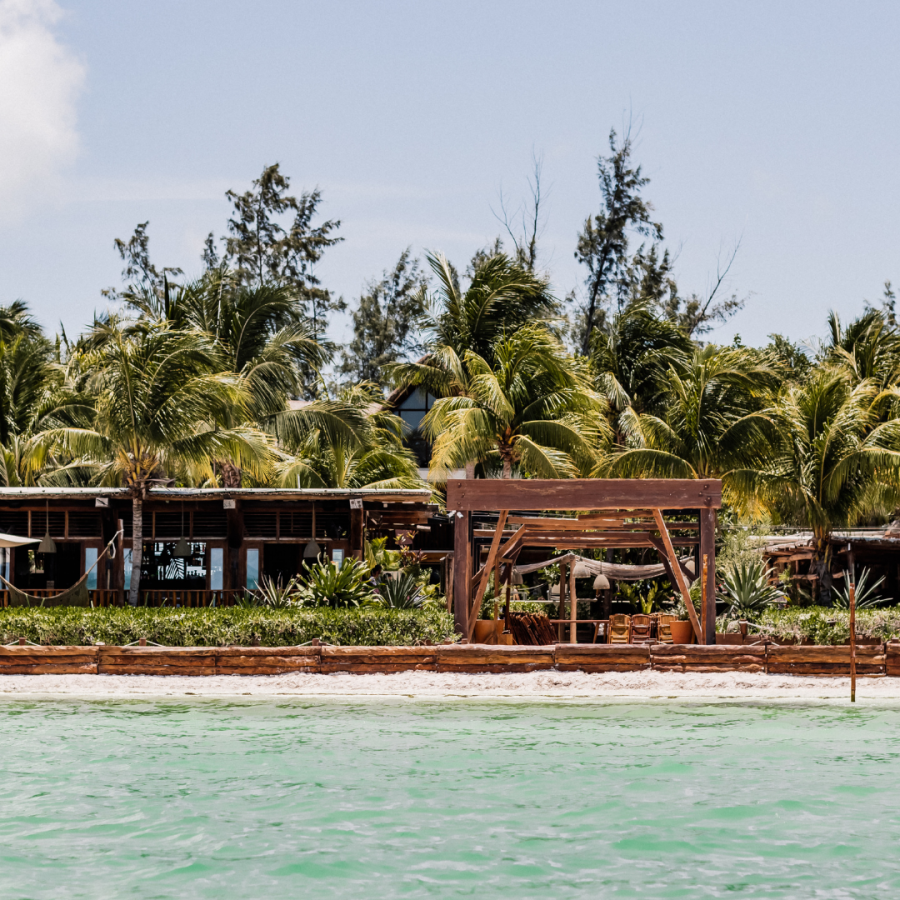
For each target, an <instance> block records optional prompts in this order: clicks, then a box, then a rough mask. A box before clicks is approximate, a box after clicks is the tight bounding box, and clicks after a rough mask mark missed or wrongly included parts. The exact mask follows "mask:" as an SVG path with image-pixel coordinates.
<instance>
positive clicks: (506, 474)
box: [502, 459, 512, 478]
mask: <svg viewBox="0 0 900 900" xmlns="http://www.w3.org/2000/svg"><path fill="white" fill-rule="evenodd" d="M502 477H503V478H512V463H511V462H510V461H509V460H508V459H504V460H503V475H502Z"/></svg>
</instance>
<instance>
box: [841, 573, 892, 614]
mask: <svg viewBox="0 0 900 900" xmlns="http://www.w3.org/2000/svg"><path fill="white" fill-rule="evenodd" d="M871 574H872V570H871V569H868V568H864V569H863V570H862V571H861V572H860V573H859V578H858V579H857V581H856V608H857V609H874V608H875V607H876V606H881V605H882V604H883V603H887V598H886V597H882V596H881V595H880V594H876V593H875V592H876V591H877V590H878V588H879V587H881V585H882V584H883V583H884V578H883V577H882V578H879V579H878V581H876V582H875V583H874V584H869V576H870V575H871ZM832 598H833V601H834V606H835V609H850V573H849V572H848V571H847V570H846V569H844V580H843V581H842V582H841V587H840V588H834V589H833V593H832Z"/></svg>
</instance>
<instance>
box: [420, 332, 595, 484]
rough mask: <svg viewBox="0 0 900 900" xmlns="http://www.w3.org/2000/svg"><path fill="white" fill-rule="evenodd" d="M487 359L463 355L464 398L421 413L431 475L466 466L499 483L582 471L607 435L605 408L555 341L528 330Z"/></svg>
mask: <svg viewBox="0 0 900 900" xmlns="http://www.w3.org/2000/svg"><path fill="white" fill-rule="evenodd" d="M493 356H494V361H493V363H492V362H491V361H490V360H488V359H486V358H484V357H482V356H479V355H477V354H475V353H472V352H466V354H465V355H464V363H465V366H466V370H467V372H468V382H467V385H466V390H465V396H455V397H444V398H441V399H439V400H438V401H437V402H436V403H435V404H434V406H433V408H432V409H431V410H430V411H429V412H428V414H427V415H426V416H425V420H424V423H423V430H424V433H425V435H426V436H427V437H430V438H432V439H434V442H435V443H434V451H433V454H432V458H431V469H432V471H433V472H434V473H435V476H436V478H437V479H438V480H444V479H445V478H446V476H447V473H448V471H449V470H451V469H454V468H458V467H462V466H465V465H466V464H467V463H468V462H470V461H478V462H480V463H481V464H482V465H483V466H485V467H487V468H490V469H493V470H501V471H502V474H503V477H507V478H508V477H510V475H511V474H512V473H513V471H514V470H515V471H519V472H521V473H523V474H530V475H534V476H536V477H540V478H561V477H569V476H573V475H576V474H578V473H579V472H587V471H589V470H590V468H591V465H592V462H593V460H594V458H595V455H596V449H597V446H598V445H599V443H600V439H601V435H605V434H606V433H608V429H607V428H606V424H605V420H604V419H603V412H604V411H605V405H606V404H605V402H604V401H603V400H602V398H601V397H600V396H599V395H597V394H595V393H594V391H593V390H592V389H591V388H590V385H589V384H588V382H587V381H586V379H585V378H584V376H583V374H582V373H580V372H579V370H578V368H577V367H576V366H575V365H574V364H573V363H572V362H571V361H570V360H567V359H566V356H565V354H564V352H563V349H562V347H561V345H560V344H559V342H558V341H557V340H556V339H555V338H553V337H552V335H551V334H550V333H549V332H548V331H547V330H546V329H545V328H543V327H541V326H528V327H524V328H522V329H520V330H519V331H517V332H516V333H515V334H512V335H510V336H509V337H507V338H504V339H503V340H501V341H498V343H497V344H496V345H495V348H494V353H493Z"/></svg>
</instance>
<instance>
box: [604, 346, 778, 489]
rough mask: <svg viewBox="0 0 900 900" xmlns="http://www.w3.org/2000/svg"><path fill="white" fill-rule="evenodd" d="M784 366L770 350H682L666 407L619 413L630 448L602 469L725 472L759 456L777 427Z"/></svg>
mask: <svg viewBox="0 0 900 900" xmlns="http://www.w3.org/2000/svg"><path fill="white" fill-rule="evenodd" d="M779 380H780V374H779V371H778V368H777V366H776V365H775V363H774V362H773V361H772V360H771V359H770V358H769V357H768V356H766V355H765V354H763V353H760V352H758V351H753V350H747V349H744V348H729V347H725V348H721V347H716V346H712V345H711V346H707V347H704V348H702V349H697V350H695V351H694V353H693V354H692V355H691V356H690V357H688V358H686V359H678V358H676V359H675V360H673V361H672V362H671V364H670V365H669V368H668V371H667V372H666V373H665V376H664V385H665V389H666V392H665V396H664V399H663V404H664V406H665V412H660V413H659V414H651V413H644V414H640V413H638V412H637V411H636V410H635V409H633V408H631V407H628V408H626V409H625V410H624V411H623V413H622V414H621V416H620V418H619V423H620V425H619V427H620V428H621V429H622V431H623V432H624V434H625V437H626V445H625V448H624V449H622V450H619V451H618V452H615V453H614V454H613V455H612V456H610V457H609V458H607V459H605V460H604V461H603V462H602V463H601V465H600V466H599V467H598V469H597V472H596V473H595V474H610V475H627V476H637V477H661V478H722V479H723V480H724V481H725V484H726V486H727V485H728V483H729V478H730V472H731V470H732V469H735V468H746V467H747V466H750V465H756V464H758V462H759V460H760V458H761V457H764V456H765V455H766V453H767V452H768V448H769V446H770V442H771V440H772V438H773V433H774V420H773V415H772V413H771V410H770V409H769V407H770V405H771V403H772V401H773V398H774V391H775V390H776V389H777V387H778V384H779Z"/></svg>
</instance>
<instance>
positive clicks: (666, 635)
mask: <svg viewBox="0 0 900 900" xmlns="http://www.w3.org/2000/svg"><path fill="white" fill-rule="evenodd" d="M677 620H678V616H673V615H671V614H670V613H660V614H659V616H658V618H657V619H656V640H657V641H659V643H660V644H671V643H672V623H673V622H675V621H677Z"/></svg>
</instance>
